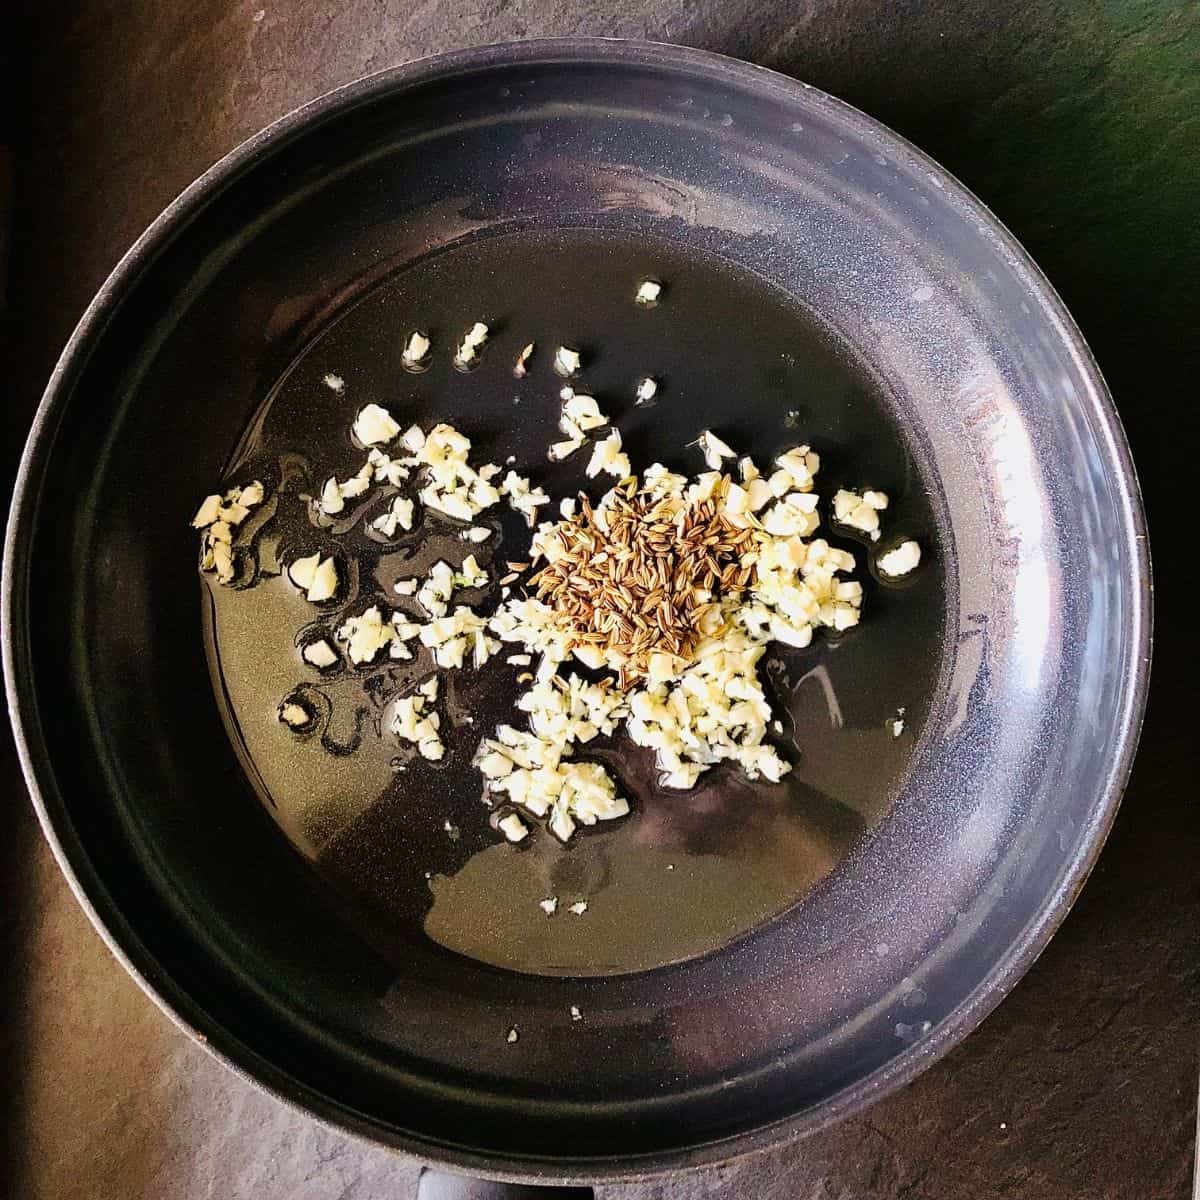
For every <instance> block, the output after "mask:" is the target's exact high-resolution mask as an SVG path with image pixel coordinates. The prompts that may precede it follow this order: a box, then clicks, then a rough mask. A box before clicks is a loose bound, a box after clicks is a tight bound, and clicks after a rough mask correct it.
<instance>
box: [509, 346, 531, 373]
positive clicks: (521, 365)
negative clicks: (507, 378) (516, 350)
mask: <svg viewBox="0 0 1200 1200" xmlns="http://www.w3.org/2000/svg"><path fill="white" fill-rule="evenodd" d="M533 347H534V343H533V342H530V343H529V344H528V345H527V346H525V347H524V348H523V349H522V350H521V353H520V354H518V355H517V361H516V363H515V365H514V366H513V374H514V375H515V376H516V377H517V378H518V379H524V378H525V376H526V375H528V374H529V360H530V359H531V358H532V357H533Z"/></svg>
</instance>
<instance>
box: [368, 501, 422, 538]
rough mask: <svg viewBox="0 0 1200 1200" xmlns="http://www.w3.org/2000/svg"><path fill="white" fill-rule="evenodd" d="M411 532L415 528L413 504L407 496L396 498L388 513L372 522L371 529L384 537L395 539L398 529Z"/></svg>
mask: <svg viewBox="0 0 1200 1200" xmlns="http://www.w3.org/2000/svg"><path fill="white" fill-rule="evenodd" d="M397 527H399V528H400V529H403V530H405V531H406V532H407V531H408V530H411V529H412V527H413V502H412V501H411V500H410V499H409V498H408V497H407V496H395V497H393V498H392V502H391V504H390V505H389V506H388V509H387V512H385V513H383V514H382V515H381V516H378V517H376V518H375V520H373V521H372V522H371V528H372V529H375V530H378V532H380V533H382V534H383V536H384V537H389V538H390V537H395V536H396V529H397Z"/></svg>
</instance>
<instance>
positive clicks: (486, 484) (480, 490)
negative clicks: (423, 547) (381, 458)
mask: <svg viewBox="0 0 1200 1200" xmlns="http://www.w3.org/2000/svg"><path fill="white" fill-rule="evenodd" d="M470 449H471V442H470V440H469V439H468V438H465V437H464V436H463V435H462V434H461V433H459V432H458V430H457V429H455V428H454V427H453V426H451V425H435V426H434V427H433V429H431V430H430V431H429V434H428V436H427V437H426V438H425V440H424V442H423V443H422V445H421V447H420V449H419V450H417V451H416V452H414V456H413V461H414V463H415V464H416V465H419V466H421V467H423V468H424V469H425V471H426V473H427V476H428V483H426V485H425V486H424V487H423V488H422V489H421V491H420V493H419V496H420V500H421V503H422V504H424V505H425V506H426V507H427V508H432V509H434V510H435V511H436V512H440V513H443V514H445V515H446V516H449V517H454V518H455V519H456V520H460V521H472V520H473V519H474V518H475V517H476V516H478V515H479V513H481V512H482V511H483V510H484V509H485V508H491V507H492V505H494V504H498V503H499V502H500V492H499V490H498V489H497V488H496V487H495V486H494V485H493V484H492V483H491V482H490V480H491V477H492V476H493V475H494V474H496V473H497V472H498V471H499V468H494V469H492V468H491V466H490V464H489V466H485V467H481V468H480V469H479V470H478V471H476V470H475V468H474V467H472V466H471V465H470V463H469V462H468V455H469V453H470Z"/></svg>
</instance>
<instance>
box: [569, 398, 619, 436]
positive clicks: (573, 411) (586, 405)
mask: <svg viewBox="0 0 1200 1200" xmlns="http://www.w3.org/2000/svg"><path fill="white" fill-rule="evenodd" d="M563 418H564V422H563V432H564V433H568V434H570V433H572V432H575V431H577V432H579V433H590V432H591V431H592V430H593V429H599V428H600V427H601V426H603V425H607V424H608V417H606V416H605V415H604V413H602V412H601V411H600V405H599V404H597V403H596V397H595V396H588V395H586V394H584V393H583V392H576V391H574V390H573V389H571V388H563ZM567 422H570V424H569V425H568V424H567Z"/></svg>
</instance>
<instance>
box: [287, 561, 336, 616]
mask: <svg viewBox="0 0 1200 1200" xmlns="http://www.w3.org/2000/svg"><path fill="white" fill-rule="evenodd" d="M288 578H289V579H290V580H291V581H292V582H293V583H294V584H295V585H296V586H297V587H298V588H299V589H300V590H301V591H302V592H304V593H305V597H306V599H308V600H310V601H312V603H313V604H319V603H321V602H322V601H324V600H332V599H333V597H334V596H335V595H337V590H338V572H337V563H336V561H335V560H334V559H332V558H322V557H321V555H320V553H317V554H310V555H309V556H308V557H307V558H298V559H296V561H295V562H293V563H292V565H291V566H290V567H288Z"/></svg>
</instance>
